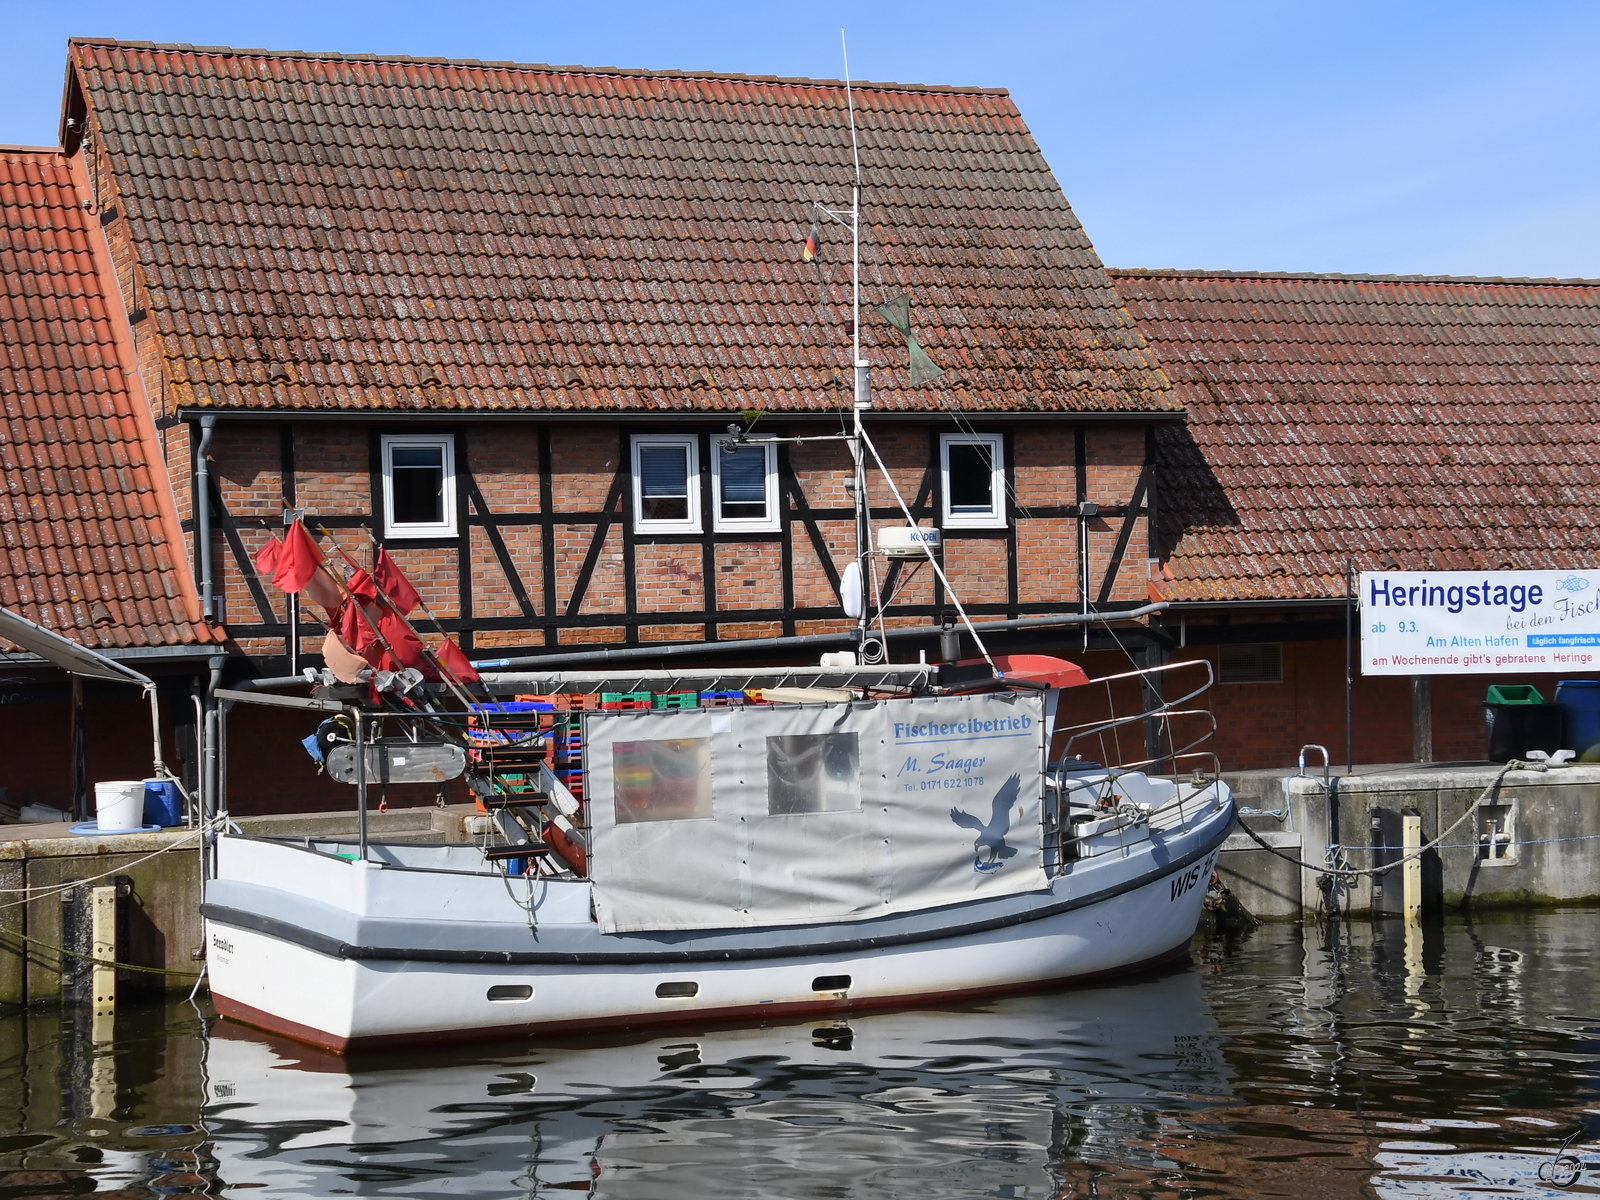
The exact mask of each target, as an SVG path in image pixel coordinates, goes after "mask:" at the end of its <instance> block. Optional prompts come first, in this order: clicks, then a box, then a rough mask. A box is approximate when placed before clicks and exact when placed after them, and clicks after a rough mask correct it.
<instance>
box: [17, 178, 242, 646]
mask: <svg viewBox="0 0 1600 1200" xmlns="http://www.w3.org/2000/svg"><path fill="white" fill-rule="evenodd" d="M92 219H93V218H91V217H90V216H89V215H88V214H87V213H86V212H85V211H84V206H83V202H82V198H81V193H80V192H79V191H78V190H77V189H76V188H75V187H74V184H73V177H72V172H71V169H70V164H69V163H68V161H67V160H66V159H65V158H64V157H63V156H62V155H61V153H60V151H58V150H42V149H41V150H34V149H17V148H6V149H0V408H3V413H4V415H3V423H0V477H3V478H4V481H5V491H4V494H3V495H0V539H3V553H0V605H3V606H4V607H6V608H9V609H12V610H13V611H15V612H19V613H21V614H22V615H23V616H25V617H27V618H29V619H30V620H32V621H35V622H37V623H39V624H41V625H45V626H48V627H49V628H51V629H54V630H55V631H56V632H58V633H61V634H64V635H65V636H67V637H70V638H72V639H73V640H74V641H77V642H80V643H82V644H84V645H87V646H91V647H95V648H97V649H113V648H118V647H135V646H143V647H149V646H162V645H168V646H171V645H183V644H193V643H197V642H207V641H214V640H218V638H219V637H220V636H221V634H220V630H219V631H217V632H216V633H215V634H213V632H212V631H211V630H210V629H208V628H207V627H206V626H204V625H201V624H200V623H199V617H200V605H199V599H198V597H197V596H196V595H195V594H194V589H193V584H192V582H191V581H190V578H189V573H188V570H187V567H186V566H185V563H184V558H183V553H182V542H181V537H182V535H181V533H180V531H179V527H178V522H177V516H176V512H175V510H174V509H173V507H172V498H171V492H170V490H169V488H168V485H167V478H166V474H165V471H164V469H163V467H162V459H161V454H160V448H159V445H158V443H157V441H156V436H155V429H154V426H153V424H152V423H151V418H150V415H149V412H148V410H146V409H144V408H143V405H142V404H141V403H138V402H137V401H136V399H135V397H134V395H133V394H132V392H131V391H130V388H131V387H132V386H136V385H134V384H133V383H132V381H131V380H130V378H129V375H130V373H131V368H130V367H129V364H130V356H131V350H132V342H131V338H129V336H128V334H127V327H126V317H125V315H124V314H123V313H122V308H121V301H120V299H119V298H117V297H116V296H114V295H112V296H108V295H107V294H106V293H105V291H104V289H103V287H102V280H104V279H107V278H110V265H109V261H105V262H97V257H98V256H99V255H100V254H103V253H104V251H103V246H104V243H103V242H101V243H100V249H99V250H98V251H97V248H96V246H95V241H96V240H97V239H98V238H99V231H98V230H93V231H92V230H91V224H90V222H91V220H92Z"/></svg>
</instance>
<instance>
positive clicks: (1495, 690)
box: [1483, 683, 1562, 762]
mask: <svg viewBox="0 0 1600 1200" xmlns="http://www.w3.org/2000/svg"><path fill="white" fill-rule="evenodd" d="M1483 716H1484V722H1485V725H1486V726H1487V728H1486V730H1485V732H1486V733H1487V734H1488V742H1489V746H1488V755H1487V757H1488V758H1489V760H1490V761H1491V762H1506V761H1507V760H1508V759H1513V758H1522V757H1523V756H1524V755H1526V754H1527V752H1528V751H1529V750H1543V751H1545V752H1546V753H1547V754H1548V753H1550V752H1551V751H1554V750H1559V749H1561V718H1562V711H1561V706H1560V705H1559V704H1546V703H1545V702H1544V697H1543V696H1541V695H1540V694H1539V689H1538V688H1536V687H1533V686H1532V685H1531V684H1526V683H1496V684H1491V685H1490V687H1489V694H1488V696H1486V697H1485V698H1484V702H1483Z"/></svg>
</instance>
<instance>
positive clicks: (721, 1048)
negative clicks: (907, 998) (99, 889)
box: [0, 909, 1600, 1200]
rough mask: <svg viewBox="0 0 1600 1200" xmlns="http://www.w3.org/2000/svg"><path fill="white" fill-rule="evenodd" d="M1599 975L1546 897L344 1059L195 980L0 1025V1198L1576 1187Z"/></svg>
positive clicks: (1595, 1121) (1590, 1126) (1593, 1155)
mask: <svg viewBox="0 0 1600 1200" xmlns="http://www.w3.org/2000/svg"><path fill="white" fill-rule="evenodd" d="M1597 982H1600V910H1595V909H1570V910H1562V911H1544V912H1536V913H1517V914H1494V915H1488V916H1478V917H1474V918H1472V919H1467V918H1463V917H1460V916H1451V917H1448V918H1446V919H1444V920H1443V921H1436V922H1433V923H1429V924H1424V925H1422V926H1420V927H1412V928H1411V929H1409V930H1408V929H1407V928H1406V927H1405V926H1404V925H1403V924H1401V923H1399V922H1389V923H1371V922H1365V921H1363V922H1352V923H1350V924H1348V925H1344V926H1331V927H1328V928H1327V929H1321V928H1318V927H1316V926H1304V927H1302V926H1299V925H1268V926H1264V927H1262V928H1259V929H1257V930H1255V931H1254V932H1252V933H1250V934H1248V935H1246V936H1244V937H1242V938H1237V939H1210V940H1199V941H1197V942H1196V943H1195V952H1194V956H1193V961H1192V963H1191V964H1190V965H1188V966H1186V967H1182V968H1177V969H1172V970H1168V971H1165V972H1163V973H1161V974H1159V975H1156V976H1151V977H1145V978H1141V979H1138V980H1133V981H1127V982H1122V983H1117V984H1114V985H1107V986H1102V987H1096V988H1089V989H1080V990H1075V991H1063V992H1056V993H1051V994H1043V995H1032V996H1021V997H1012V998H1007V999H1004V1000H998V1001H992V1002H986V1003H981V1004H972V1005H967V1006H960V1007H952V1008H944V1009H939V1010H931V1011H930V1010H916V1011H907V1012H893V1013H875V1014H870V1015H863V1016H859V1017H850V1018H848V1019H845V1020H827V1021H806V1022H796V1023H788V1024H781V1025H774V1026H770V1027H761V1028H752V1027H739V1028H726V1029H704V1028H696V1027H683V1028H679V1029H676V1030H670V1031H665V1032H655V1033H651V1034H648V1035H634V1036H613V1037H608V1038H604V1039H591V1040H583V1041H565V1042H561V1043H551V1044H538V1043H536V1042H526V1043H515V1044H506V1043H502V1044H498V1045H494V1046H480V1047H476V1048H473V1049H470V1050H464V1049H460V1048H458V1049H455V1050H452V1051H449V1052H442V1053H432V1054H428V1055H419V1054H404V1055H390V1056H386V1057H373V1058H361V1059H352V1060H348V1061H346V1060H342V1059H338V1058H335V1057H332V1056H328V1055H325V1054H322V1053H319V1052H316V1051H311V1050H308V1049H306V1048H304V1047H301V1046H298V1045H296V1044H294V1043H289V1042H283V1041H275V1040H270V1039H267V1038H265V1037H264V1036H262V1035H259V1034H256V1033H254V1032H252V1031H250V1030H247V1029H243V1028H240V1027H238V1026H232V1025H228V1024H226V1023H221V1022H217V1021H215V1020H214V1019H213V1018H212V1017H211V1014H210V1010H209V1009H208V1008H207V1007H206V1005H205V1004H204V1001H203V999H202V1001H201V1002H200V1004H199V1006H198V1007H191V1006H190V1005H188V1004H185V1003H182V1002H174V1003H169V1004H163V1005H151V1006H149V1007H146V1008H142V1009H127V1010H124V1011H122V1012H120V1013H119V1014H118V1016H117V1019H116V1025H115V1037H114V1038H113V1039H111V1040H109V1041H106V1040H101V1041H96V1040H95V1030H94V1028H93V1026H92V1022H90V1021H89V1020H88V1018H87V1017H86V1016H83V1015H80V1014H75V1013H72V1012H70V1011H69V1012H66V1013H62V1012H61V1011H59V1010H40V1011H32V1012H28V1013H17V1014H14V1015H11V1016H8V1017H4V1018H0V1043H3V1048H0V1053H3V1064H4V1065H3V1068H0V1069H3V1072H4V1079H3V1083H0V1122H3V1126H0V1200H16V1198H23V1197H45V1196H78V1195H88V1194H93V1195H94V1196H96V1197H100V1198H104V1197H108V1196H110V1197H134V1196H141V1197H144V1196H171V1195H182V1194H210V1195H237V1196H240V1197H243V1196H252V1197H255V1196H308V1197H309V1196H316V1197H322V1196H340V1195H359V1196H429V1195H441V1196H495V1197H502V1196H504V1197H511V1196H527V1197H535V1196H570V1195H574V1194H585V1195H590V1196H595V1197H618V1198H627V1197H641V1198H642V1197H649V1198H651V1200H674V1198H678V1197H682V1198H684V1200H690V1198H693V1200H716V1198H721V1197H728V1198H730V1200H731V1198H733V1197H740V1198H744V1200H748V1198H751V1197H819V1198H820V1197H830V1198H831V1197H857V1196H861V1197H866V1196H871V1197H899V1196H908V1197H916V1198H918V1200H942V1198H944V1197H975V1196H995V1197H1088V1196H1112V1195H1133V1196H1152V1197H1166V1196H1171V1197H1179V1196H1197V1197H1198V1196H1276V1195H1287V1196H1295V1197H1297V1198H1299V1200H1305V1198H1309V1197H1321V1196H1347V1195H1348V1196H1352V1197H1353V1196H1373V1195H1376V1196H1380V1197H1411V1196H1454V1195H1472V1196H1478V1197H1482V1196H1552V1197H1554V1196H1563V1195H1574V1194H1577V1195H1582V1194H1594V1193H1597V1192H1600V1002H1597V988H1596V984H1597ZM100 1032H101V1035H102V1038H103V1036H104V1032H105V1031H104V1030H103V1029H102V1030H101V1031H100ZM1573 1135H1576V1136H1573ZM1569 1138H1571V1139H1572V1140H1571V1141H1570V1144H1569V1145H1567V1147H1566V1150H1565V1156H1563V1150H1562V1147H1563V1143H1564V1142H1567V1141H1568V1139H1569ZM1562 1184H1566V1185H1567V1186H1559V1185H1562Z"/></svg>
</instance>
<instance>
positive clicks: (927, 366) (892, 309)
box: [874, 293, 944, 387]
mask: <svg viewBox="0 0 1600 1200" xmlns="http://www.w3.org/2000/svg"><path fill="white" fill-rule="evenodd" d="M874 311H876V312H877V314H878V315H879V316H880V317H882V318H883V319H884V320H885V321H887V322H888V323H889V324H890V325H892V326H893V327H894V328H895V329H896V330H897V331H898V332H899V334H900V336H901V337H903V338H905V340H906V349H907V350H909V351H910V358H911V364H910V365H911V386H912V387H921V386H922V385H923V384H925V383H932V382H933V381H934V380H935V379H937V378H939V376H941V375H943V374H944V369H943V368H942V367H940V366H939V365H938V364H937V363H935V362H934V361H933V359H931V358H929V357H928V352H927V351H926V350H924V349H923V348H922V343H921V342H919V341H917V339H916V338H915V337H914V336H913V335H912V333H911V297H909V296H907V295H905V294H904V293H902V294H900V295H898V296H896V297H895V298H894V299H892V300H885V301H884V302H883V303H882V304H880V305H878V307H877V308H876V309H875V310H874Z"/></svg>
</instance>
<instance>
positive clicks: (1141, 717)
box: [1055, 658, 1217, 774]
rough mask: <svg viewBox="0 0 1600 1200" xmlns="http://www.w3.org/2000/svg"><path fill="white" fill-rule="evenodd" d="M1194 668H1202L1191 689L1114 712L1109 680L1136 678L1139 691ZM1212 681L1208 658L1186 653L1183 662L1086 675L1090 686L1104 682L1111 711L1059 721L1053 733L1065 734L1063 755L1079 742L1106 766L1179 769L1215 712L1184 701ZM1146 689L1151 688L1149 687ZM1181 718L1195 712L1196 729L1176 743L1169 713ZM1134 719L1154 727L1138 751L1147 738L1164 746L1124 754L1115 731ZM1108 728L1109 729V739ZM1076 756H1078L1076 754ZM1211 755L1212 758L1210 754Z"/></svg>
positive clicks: (1207, 732)
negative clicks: (1152, 704)
mask: <svg viewBox="0 0 1600 1200" xmlns="http://www.w3.org/2000/svg"><path fill="white" fill-rule="evenodd" d="M1197 669H1203V670H1204V673H1205V681H1204V682H1203V683H1201V684H1200V685H1199V686H1198V687H1195V688H1194V689H1193V690H1191V691H1189V692H1186V693H1185V694H1184V695H1182V696H1178V697H1176V698H1175V699H1172V700H1163V701H1162V702H1161V703H1160V704H1158V705H1156V706H1155V707H1153V708H1148V709H1143V711H1140V712H1137V713H1130V714H1128V715H1126V716H1118V715H1117V714H1116V710H1115V701H1114V697H1113V696H1112V685H1113V684H1115V683H1121V682H1125V681H1128V680H1138V681H1139V683H1140V686H1141V691H1143V690H1144V685H1146V684H1149V683H1150V682H1151V681H1152V680H1156V679H1158V678H1160V677H1161V676H1164V675H1168V674H1175V673H1177V672H1179V671H1186V670H1197ZM1215 681H1216V675H1215V672H1214V671H1213V670H1212V667H1211V663H1210V662H1209V661H1207V660H1206V659H1203V658H1201V659H1186V660H1185V661H1183V662H1176V663H1163V664H1160V665H1158V666H1153V667H1141V668H1139V669H1138V670H1134V671H1122V672H1119V673H1117V674H1115V675H1104V676H1101V677H1100V678H1098V679H1091V680H1090V681H1089V684H1088V686H1090V687H1093V686H1095V685H1097V684H1103V685H1104V686H1105V688H1106V695H1107V697H1108V700H1109V705H1108V706H1109V707H1110V708H1111V716H1110V717H1109V718H1106V717H1102V718H1097V719H1095V720H1092V721H1084V722H1080V723H1079V724H1076V725H1066V726H1062V725H1060V724H1057V725H1056V728H1055V735H1056V737H1058V738H1059V737H1060V736H1061V735H1062V734H1063V733H1064V734H1066V735H1067V741H1066V745H1065V746H1064V747H1063V749H1062V753H1061V756H1062V758H1063V760H1065V759H1070V758H1072V757H1074V756H1075V752H1076V751H1077V749H1078V748H1079V747H1080V745H1085V744H1092V745H1094V746H1095V747H1096V750H1097V752H1098V754H1099V755H1100V758H1101V760H1102V761H1105V763H1106V765H1107V766H1115V767H1117V768H1120V769H1123V770H1135V769H1145V768H1150V767H1157V768H1162V767H1164V768H1166V769H1165V770H1159V771H1157V772H1156V773H1159V774H1168V773H1172V772H1175V771H1177V770H1178V769H1179V768H1178V765H1177V764H1178V762H1179V760H1181V759H1185V758H1188V757H1190V756H1191V755H1192V754H1193V753H1194V752H1195V751H1196V750H1197V748H1198V747H1200V746H1203V745H1205V743H1207V742H1209V741H1210V740H1211V739H1212V738H1213V737H1214V736H1215V735H1216V732H1217V720H1216V715H1215V714H1214V713H1213V712H1212V711H1211V710H1210V709H1209V708H1205V707H1184V706H1185V705H1188V704H1190V702H1191V701H1194V700H1196V699H1198V698H1199V697H1201V696H1203V695H1205V694H1206V692H1208V691H1210V690H1211V686H1212V684H1213V683H1214V682H1215ZM1151 690H1156V689H1153V688H1152V689H1151ZM1158 694H1159V692H1158ZM1186 718H1194V719H1195V720H1196V721H1197V722H1198V724H1199V727H1200V732H1199V733H1198V735H1197V736H1194V737H1192V738H1191V739H1190V740H1189V741H1186V742H1185V743H1183V744H1182V745H1181V746H1180V745H1178V744H1177V743H1176V740H1175V738H1174V734H1173V722H1174V719H1186ZM1136 724H1143V725H1144V726H1145V728H1146V729H1147V730H1153V732H1154V733H1155V736H1154V737H1151V738H1147V739H1145V743H1144V745H1142V746H1141V747H1140V750H1141V751H1148V750H1149V749H1150V744H1151V743H1152V742H1155V743H1157V744H1160V743H1161V742H1163V741H1164V742H1165V747H1164V749H1162V750H1161V751H1160V752H1158V753H1155V754H1150V753H1143V754H1141V755H1140V756H1139V757H1137V758H1127V757H1124V755H1123V753H1122V744H1121V739H1120V737H1119V736H1118V732H1119V731H1120V730H1121V729H1122V728H1124V727H1125V726H1130V725H1136ZM1107 734H1110V735H1111V739H1110V743H1109V745H1108V742H1107V736H1106V735H1107ZM1108 749H1114V750H1115V753H1114V754H1108V753H1107V750H1108ZM1077 756H1079V757H1081V755H1077ZM1112 759H1115V761H1114V762H1112V761H1111V760H1112ZM1212 759H1213V761H1215V756H1214V755H1213V756H1212Z"/></svg>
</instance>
